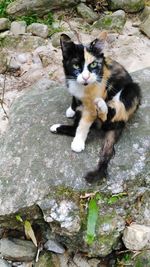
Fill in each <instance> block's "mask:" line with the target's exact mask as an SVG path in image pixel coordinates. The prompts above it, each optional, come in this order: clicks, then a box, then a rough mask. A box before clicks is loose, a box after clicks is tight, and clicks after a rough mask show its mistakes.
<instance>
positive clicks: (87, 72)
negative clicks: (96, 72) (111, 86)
mask: <svg viewBox="0 0 150 267" xmlns="http://www.w3.org/2000/svg"><path fill="white" fill-rule="evenodd" d="M82 78H83V80H84V81H87V80H88V79H89V78H90V73H89V71H88V70H84V71H83V72H82Z"/></svg>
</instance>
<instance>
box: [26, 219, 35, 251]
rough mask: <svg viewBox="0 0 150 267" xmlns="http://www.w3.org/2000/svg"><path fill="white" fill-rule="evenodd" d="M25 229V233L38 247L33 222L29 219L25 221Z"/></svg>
mask: <svg viewBox="0 0 150 267" xmlns="http://www.w3.org/2000/svg"><path fill="white" fill-rule="evenodd" d="M24 229H25V235H26V237H27V238H28V239H31V240H32V242H33V244H34V245H35V246H36V247H37V241H36V237H35V234H34V231H33V229H32V226H31V223H30V222H29V221H27V220H26V221H25V222H24Z"/></svg>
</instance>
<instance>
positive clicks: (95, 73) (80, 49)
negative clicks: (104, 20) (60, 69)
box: [60, 32, 107, 86]
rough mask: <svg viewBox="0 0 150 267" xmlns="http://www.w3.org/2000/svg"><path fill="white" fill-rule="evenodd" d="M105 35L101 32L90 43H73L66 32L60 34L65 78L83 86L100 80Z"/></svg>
mask: <svg viewBox="0 0 150 267" xmlns="http://www.w3.org/2000/svg"><path fill="white" fill-rule="evenodd" d="M106 37H107V33H106V32H102V33H101V34H100V36H99V38H97V39H95V40H94V41H92V42H91V43H90V44H88V45H82V44H75V43H74V42H73V41H72V40H71V38H70V37H69V36H67V35H66V34H62V35H61V38H60V44H61V49H62V55H63V66H64V71H65V75H66V79H67V80H74V81H76V82H77V83H79V84H83V85H85V86H86V85H88V84H92V83H95V82H100V81H101V78H102V66H103V60H104V55H103V48H104V43H105V40H106Z"/></svg>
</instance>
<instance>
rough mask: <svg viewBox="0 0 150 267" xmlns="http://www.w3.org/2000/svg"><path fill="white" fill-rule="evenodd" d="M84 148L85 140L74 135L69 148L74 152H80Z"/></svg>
mask: <svg viewBox="0 0 150 267" xmlns="http://www.w3.org/2000/svg"><path fill="white" fill-rule="evenodd" d="M84 148H85V142H84V141H83V140H81V138H78V137H75V138H74V139H73V141H72V143H71V149H72V150H73V151H75V152H77V153H78V152H81V151H82V150H84Z"/></svg>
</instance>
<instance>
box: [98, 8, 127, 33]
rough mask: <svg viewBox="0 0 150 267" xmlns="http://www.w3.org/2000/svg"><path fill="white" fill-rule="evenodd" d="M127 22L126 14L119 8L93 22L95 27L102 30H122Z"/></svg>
mask: <svg viewBox="0 0 150 267" xmlns="http://www.w3.org/2000/svg"><path fill="white" fill-rule="evenodd" d="M125 22H126V15H125V12H124V11H123V10H118V11H116V12H114V13H113V14H111V15H105V16H104V17H102V18H100V19H99V20H98V21H96V22H95V23H94V24H93V27H96V28H99V29H100V30H102V29H105V30H109V31H117V32H120V31H122V29H123V27H124V25H125Z"/></svg>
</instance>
